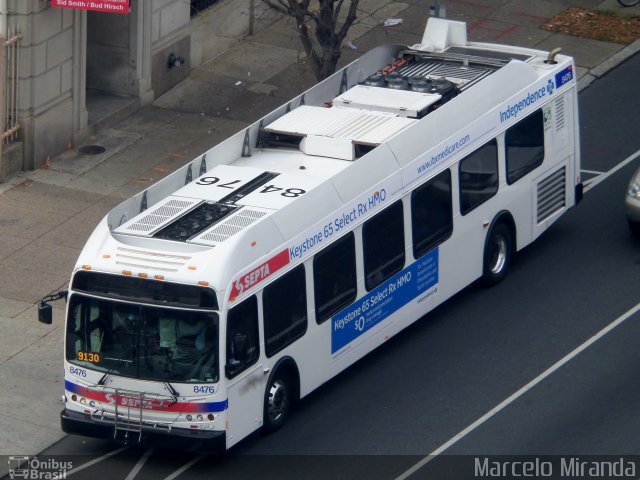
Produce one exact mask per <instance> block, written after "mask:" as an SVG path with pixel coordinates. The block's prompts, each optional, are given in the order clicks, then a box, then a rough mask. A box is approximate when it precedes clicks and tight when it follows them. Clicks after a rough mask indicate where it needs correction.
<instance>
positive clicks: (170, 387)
mask: <svg viewBox="0 0 640 480" xmlns="http://www.w3.org/2000/svg"><path fill="white" fill-rule="evenodd" d="M164 384H165V385H166V386H167V390H169V393H171V395H172V396H173V403H172V404H171V405H173V404H174V403H178V397H179V396H180V394H179V393H178V391H177V390H176V389H175V388H174V387H173V385H171V384H170V383H169V382H164Z"/></svg>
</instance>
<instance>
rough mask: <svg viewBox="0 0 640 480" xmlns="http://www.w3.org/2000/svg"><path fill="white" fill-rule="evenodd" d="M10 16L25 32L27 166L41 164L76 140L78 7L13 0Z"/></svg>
mask: <svg viewBox="0 0 640 480" xmlns="http://www.w3.org/2000/svg"><path fill="white" fill-rule="evenodd" d="M9 8H10V9H11V10H13V11H14V12H15V13H14V15H11V16H9V17H8V23H9V24H10V25H17V26H18V27H19V30H20V32H21V33H22V36H23V38H22V40H21V41H20V66H19V71H20V73H19V90H18V92H19V94H18V105H19V111H18V117H19V120H20V123H21V125H22V132H21V139H22V141H23V152H24V160H23V166H24V168H26V169H33V168H37V167H39V166H40V165H42V164H43V163H45V162H46V161H47V159H50V158H52V157H53V156H55V155H58V154H59V153H62V152H63V151H64V150H65V148H67V146H68V145H69V144H70V143H71V142H72V139H73V133H74V130H75V128H76V124H75V118H74V115H73V113H72V112H73V110H74V108H73V103H74V95H73V93H74V92H73V85H74V78H73V76H74V68H73V64H74V35H75V34H76V33H77V32H76V30H75V26H76V25H75V22H74V17H75V16H76V15H75V14H74V12H73V11H70V10H61V9H54V8H49V6H48V2H46V1H42V0H13V2H11V1H10V2H9Z"/></svg>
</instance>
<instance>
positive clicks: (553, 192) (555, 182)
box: [538, 167, 566, 223]
mask: <svg viewBox="0 0 640 480" xmlns="http://www.w3.org/2000/svg"><path fill="white" fill-rule="evenodd" d="M565 190H566V188H565V167H562V168H561V169H560V170H557V171H556V172H554V173H552V174H551V175H549V176H548V177H547V178H545V179H544V180H542V181H541V182H540V183H538V223H540V222H542V221H544V220H546V219H547V218H549V217H550V216H551V215H553V214H554V213H555V212H557V211H558V210H561V209H562V208H564V206H565V205H566V199H565Z"/></svg>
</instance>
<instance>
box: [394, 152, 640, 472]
mask: <svg viewBox="0 0 640 480" xmlns="http://www.w3.org/2000/svg"><path fill="white" fill-rule="evenodd" d="M636 155H637V153H636ZM638 310H640V303H637V304H636V306H635V307H633V308H631V309H630V310H627V311H626V312H625V313H624V314H622V315H621V316H620V317H618V318H617V319H615V320H614V321H613V322H611V323H610V324H609V325H607V326H606V327H604V328H603V329H602V330H600V331H599V332H598V333H596V334H595V335H593V336H592V337H591V338H589V339H588V340H587V341H586V342H584V343H583V344H582V345H580V346H578V347H577V348H575V349H574V350H573V351H572V352H571V353H569V354H568V355H566V356H565V357H563V358H561V359H560V360H558V361H557V362H556V363H554V364H553V365H551V366H550V367H549V368H547V369H546V370H545V371H544V372H542V373H541V374H540V375H538V376H537V377H536V378H534V379H533V380H531V381H530V382H529V383H527V384H526V385H525V386H523V387H522V388H520V389H519V390H518V391H516V392H515V393H513V394H512V395H511V396H509V397H507V398H506V399H504V400H503V401H502V402H501V403H500V404H498V405H497V406H495V407H494V408H492V409H491V410H489V411H488V412H487V413H485V414H484V415H483V416H481V417H480V418H478V419H477V420H476V421H475V422H473V423H472V424H471V425H469V426H468V427H467V428H465V429H464V430H461V431H460V432H459V433H457V434H456V435H454V436H453V437H451V438H450V439H449V440H448V441H446V442H445V443H443V444H442V445H440V446H439V447H438V448H436V449H435V450H434V451H432V452H431V453H430V454H429V455H427V456H426V457H424V458H423V459H422V460H420V461H419V462H418V463H416V464H415V465H414V466H413V467H411V468H410V469H408V470H407V471H405V472H404V473H402V474H401V475H400V476H398V477H396V479H395V480H405V479H406V478H409V477H410V476H411V475H413V474H414V473H415V472H417V471H418V470H420V469H421V468H422V467H424V466H425V465H426V464H428V463H429V462H430V461H432V460H433V459H435V458H436V457H437V456H438V455H440V454H441V453H443V452H444V451H445V450H447V449H448V448H449V447H451V446H452V445H454V444H455V443H457V442H458V441H459V440H461V439H462V438H464V437H466V436H467V435H469V434H470V433H471V432H473V431H474V430H475V429H476V428H478V427H479V426H481V425H482V424H483V423H485V422H486V421H487V420H489V419H490V418H491V417H493V416H494V415H496V414H497V413H499V412H500V411H502V410H504V409H505V408H506V407H508V406H509V405H511V404H512V403H513V402H515V401H516V400H517V399H518V398H520V397H521V396H522V395H524V394H525V393H527V392H528V391H529V390H531V389H532V388H533V387H535V386H536V385H538V384H539V383H540V382H542V381H543V380H545V379H546V378H547V377H549V376H550V375H552V374H553V373H554V372H555V371H557V370H558V369H560V368H562V367H563V366H564V365H566V364H567V363H568V362H570V361H571V360H573V359H574V358H575V357H576V356H578V355H579V354H581V353H582V352H584V351H585V350H586V349H587V348H589V347H590V346H591V345H593V344H594V343H596V342H597V341H598V340H600V339H601V338H602V337H604V336H605V335H606V334H607V333H609V332H611V331H612V330H613V329H614V328H616V327H618V326H619V325H621V324H622V323H623V322H624V321H625V320H627V319H628V318H630V317H631V316H633V315H634V314H635V313H637V312H638Z"/></svg>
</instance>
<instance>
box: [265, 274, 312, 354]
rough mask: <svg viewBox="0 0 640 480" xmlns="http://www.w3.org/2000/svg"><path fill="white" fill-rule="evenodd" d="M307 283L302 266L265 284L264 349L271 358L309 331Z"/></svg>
mask: <svg viewBox="0 0 640 480" xmlns="http://www.w3.org/2000/svg"><path fill="white" fill-rule="evenodd" d="M306 294H307V286H306V281H305V274H304V265H299V266H298V267H296V268H294V269H293V270H291V271H290V272H288V273H286V274H285V275H283V276H282V277H281V278H279V279H278V280H276V281H275V282H273V283H271V284H270V285H268V286H267V287H265V289H264V292H263V294H262V303H263V306H264V344H265V345H264V349H265V353H266V354H267V357H272V356H273V355H275V354H276V353H278V352H279V351H280V350H282V349H283V348H285V347H286V346H288V345H290V344H292V343H293V342H295V341H296V340H297V339H298V338H300V337H302V336H303V335H304V334H305V332H306V331H307V296H306Z"/></svg>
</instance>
